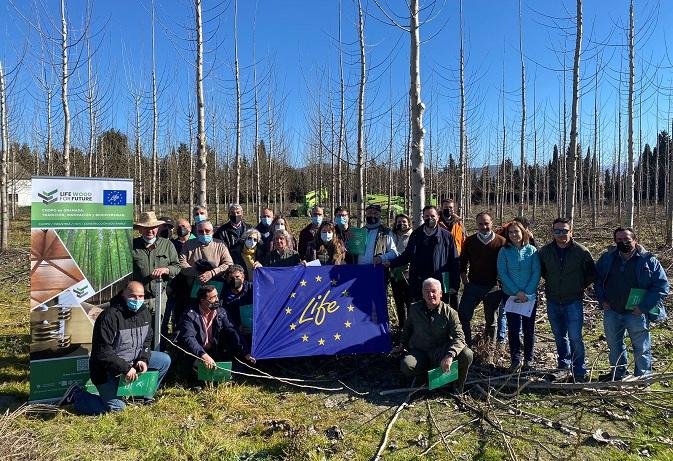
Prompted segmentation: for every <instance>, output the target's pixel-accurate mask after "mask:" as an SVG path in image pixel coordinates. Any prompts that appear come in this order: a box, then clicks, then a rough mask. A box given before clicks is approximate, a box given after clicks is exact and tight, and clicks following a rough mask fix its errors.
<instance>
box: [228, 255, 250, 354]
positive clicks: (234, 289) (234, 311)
mask: <svg viewBox="0 0 673 461" xmlns="http://www.w3.org/2000/svg"><path fill="white" fill-rule="evenodd" d="M250 304H252V283H251V282H249V281H248V280H246V279H245V268H243V266H239V265H238V264H234V265H233V266H231V267H229V269H227V272H225V274H224V290H223V291H222V306H223V307H224V309H225V310H226V311H227V315H228V316H229V320H231V323H233V324H234V326H235V327H236V329H237V331H238V333H239V335H240V337H241V340H242V341H243V342H244V343H245V344H246V345H248V346H249V345H250V342H251V341H250V340H251V339H252V336H251V334H252V331H250V330H249V329H248V328H247V327H245V326H243V325H241V306H247V305H250Z"/></svg>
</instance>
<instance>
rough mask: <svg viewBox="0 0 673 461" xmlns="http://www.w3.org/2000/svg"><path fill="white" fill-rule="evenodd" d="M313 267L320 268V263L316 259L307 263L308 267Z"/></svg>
mask: <svg viewBox="0 0 673 461" xmlns="http://www.w3.org/2000/svg"><path fill="white" fill-rule="evenodd" d="M313 266H318V267H320V261H319V260H317V259H314V260H313V261H308V262H307V263H306V267H313Z"/></svg>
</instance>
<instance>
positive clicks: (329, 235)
mask: <svg viewBox="0 0 673 461" xmlns="http://www.w3.org/2000/svg"><path fill="white" fill-rule="evenodd" d="M333 236H334V234H333V233H332V232H321V233H320V238H321V239H322V241H323V242H330V241H331V240H332V237H333Z"/></svg>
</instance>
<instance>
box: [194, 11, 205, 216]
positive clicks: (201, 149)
mask: <svg viewBox="0 0 673 461" xmlns="http://www.w3.org/2000/svg"><path fill="white" fill-rule="evenodd" d="M195 7H196V107H197V114H198V115H197V116H198V122H197V123H198V133H197V140H196V149H197V151H198V160H199V204H200V205H201V206H207V203H208V201H207V193H206V171H207V170H206V168H207V167H208V163H207V158H206V109H205V104H204V101H203V21H202V18H201V0H195Z"/></svg>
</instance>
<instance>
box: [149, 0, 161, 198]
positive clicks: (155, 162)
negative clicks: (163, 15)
mask: <svg viewBox="0 0 673 461" xmlns="http://www.w3.org/2000/svg"><path fill="white" fill-rule="evenodd" d="M154 14H155V13H154V0H153V1H152V180H151V190H152V196H151V197H150V208H151V209H152V210H156V209H157V183H158V181H159V155H158V152H157V142H158V136H159V111H158V110H157V65H156V58H155V52H154Z"/></svg>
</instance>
